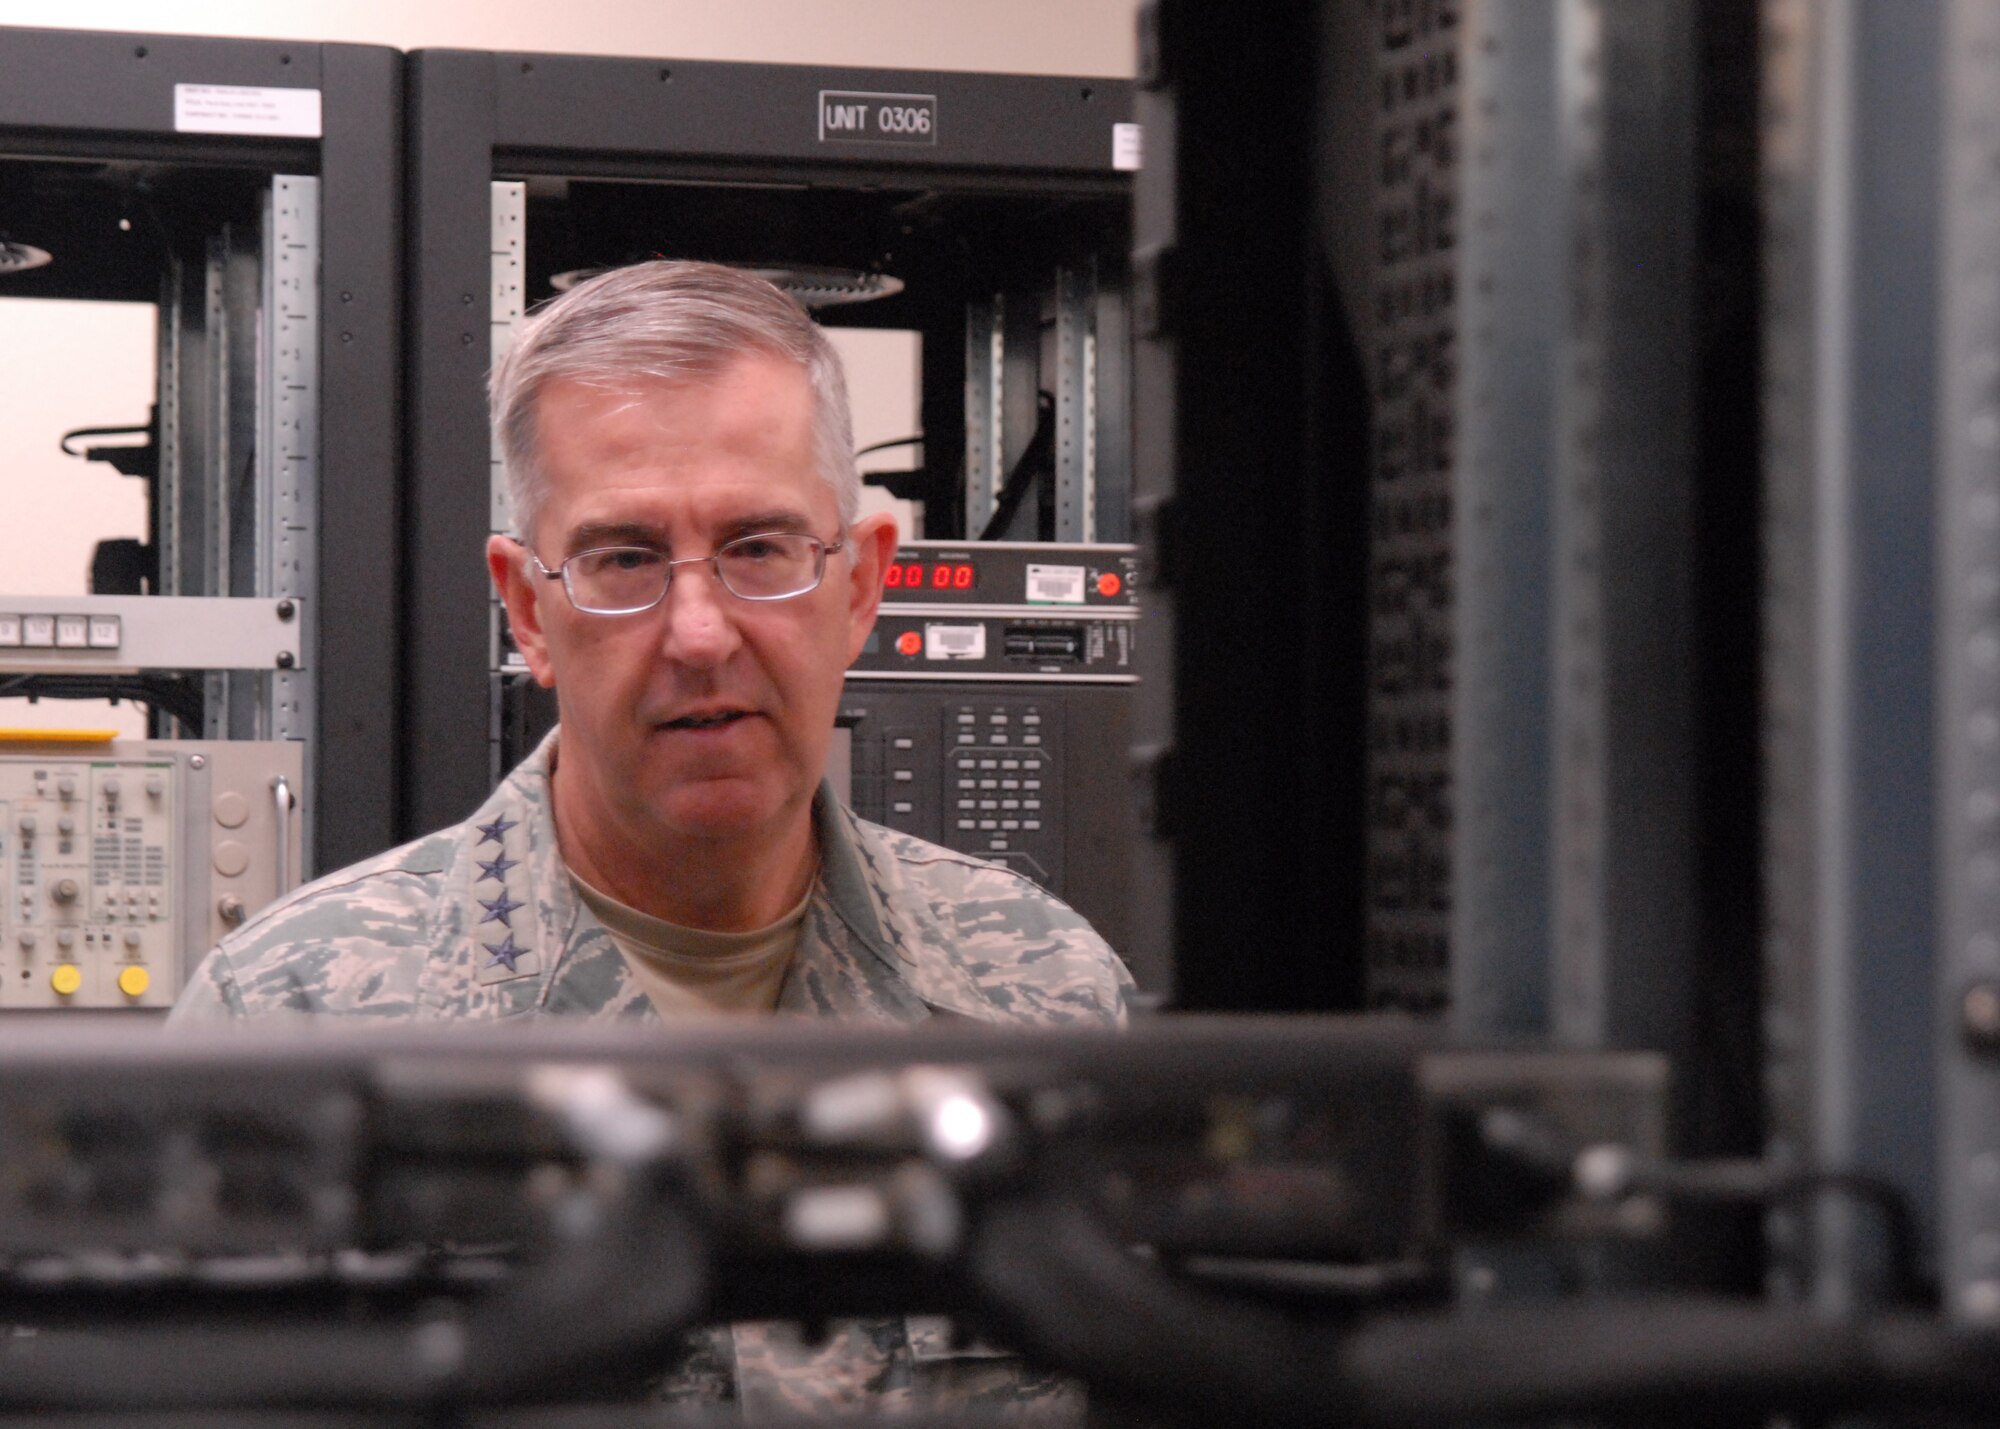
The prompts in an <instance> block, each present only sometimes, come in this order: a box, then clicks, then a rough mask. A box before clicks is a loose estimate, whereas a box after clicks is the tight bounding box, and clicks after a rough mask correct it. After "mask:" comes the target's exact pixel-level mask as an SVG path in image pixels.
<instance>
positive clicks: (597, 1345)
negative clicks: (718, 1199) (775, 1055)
mask: <svg viewBox="0 0 2000 1429" xmlns="http://www.w3.org/2000/svg"><path fill="white" fill-rule="evenodd" d="M660 1189H661V1188H657V1187H656V1188H654V1190H655V1191H658V1190H660ZM551 1249H552V1250H555V1251H556V1252H557V1253H554V1254H551V1255H550V1256H548V1257H547V1258H546V1259H545V1260H544V1261H543V1262H541V1263H539V1264H537V1265H536V1266H534V1267H533V1268H531V1269H530V1270H528V1271H526V1272H525V1273H524V1274H523V1275H522V1277H521V1278H520V1279H519V1280H518V1281H516V1282H514V1283H513V1284H512V1285H510V1286H508V1287H506V1288H505V1289H503V1290H500V1291H496V1292H495V1293H493V1294H492V1295H490V1296H488V1297H487V1298H485V1299H483V1300H480V1301H478V1302H476V1303H475V1304H474V1306H473V1308H472V1309H471V1311H470V1312H469V1313H467V1314H466V1315H465V1316H464V1317H463V1318H462V1319H457V1320H454V1319H447V1318H441V1317H438V1316H435V1315H432V1316H428V1317H418V1318H416V1319H414V1320H406V1321H403V1322H401V1323H398V1324H395V1325H390V1326H379V1325H356V1324H353V1323H350V1322H347V1321H345V1320H341V1319H336V1318H333V1317H330V1316H329V1317H314V1318H310V1319H308V1318H304V1317H300V1318H298V1319H294V1320H292V1321H290V1322H289V1323H287V1322H282V1321H281V1322H278V1323H268V1322H263V1321H259V1322H257V1323H246V1324H240V1325H239V1324H227V1325H209V1326H199V1327H197V1326H185V1325H184V1326H176V1327H172V1328H163V1329H159V1328H150V1327H148V1328H143V1329H123V1330H117V1331H109V1332H102V1333H90V1334H76V1333H67V1332H64V1333H43V1334H39V1335H35V1336H31V1337H28V1338H26V1339H23V1340H19V1341H15V1342H14V1343H13V1344H11V1345H10V1346H8V1347H7V1350H6V1353H5V1355H4V1357H0V1412H6V1411H9V1410H24V1409H34V1410H57V1409H62V1410H138V1409H228V1408H242V1407H245V1406H257V1407H265V1408H283V1409H315V1408H332V1407H356V1408H359V1407H388V1408H409V1407H415V1406H419V1405H430V1404H439V1405H448V1404H505V1403H516V1404H526V1403H551V1402H559V1401H561V1400H563V1399H565V1398H569V1399H575V1398H579V1397H582V1395H581V1391H583V1390H586V1389H591V1388H596V1387H599V1386H603V1385H605V1384H607V1383H610V1382H613V1381H627V1382H630V1383H633V1384H636V1383H639V1382H641V1381H642V1380H643V1379H644V1378H645V1377H646V1376H647V1375H649V1374H651V1373H654V1372H657V1370H658V1368H659V1365H660V1364H661V1363H662V1362H663V1359H664V1357H665V1354H666V1353H667V1350H668V1348H669V1346H670V1345H671V1342H672V1341H673V1339H674V1338H675V1336H677V1335H679V1334H680V1333H682V1332H683V1331H685V1330H687V1329H689V1328H690V1327H692V1326H693V1325H695V1324H696V1323H698V1322H699V1320H700V1315H699V1311H700V1309H701V1307H702V1305H703V1303H704V1301H705V1299H706V1295H707V1289H708V1281H709V1277H708V1268H707V1267H708V1259H707V1253H706V1248H705V1244H704V1241H703V1238H702V1236H701V1235H700V1234H699V1232H698V1231H697V1229H696V1226H695V1223H694V1221H693V1219H692V1217H691V1216H690V1214H689V1213H687V1212H686V1211H685V1210H684V1209H683V1208H682V1207H681V1204H680V1201H679V1198H678V1197H677V1196H675V1195H673V1194H671V1193H670V1192H669V1193H665V1194H646V1195H627V1196H626V1197H625V1198H624V1200H623V1204H622V1205H620V1206H618V1207H617V1208H616V1209H615V1210H613V1211H611V1212H610V1213H607V1214H604V1215H603V1217H602V1220H601V1222H600V1223H599V1224H597V1225H595V1226H592V1227H589V1228H588V1229H587V1230H586V1231H585V1232H584V1233H582V1234H579V1235H575V1236H572V1237H569V1238H567V1242H566V1243H565V1244H562V1245H561V1246H559V1247H551Z"/></svg>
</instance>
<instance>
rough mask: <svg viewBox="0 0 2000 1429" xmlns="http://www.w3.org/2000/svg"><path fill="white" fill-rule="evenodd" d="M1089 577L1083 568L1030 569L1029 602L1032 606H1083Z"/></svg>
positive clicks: (1045, 567)
mask: <svg viewBox="0 0 2000 1429" xmlns="http://www.w3.org/2000/svg"><path fill="white" fill-rule="evenodd" d="M1088 575H1089V572H1088V571H1086V570H1085V569H1084V568H1083V567H1082V566H1035V565H1031V566H1029V567H1028V602H1029V604H1031V605H1082V604H1083V601H1084V582H1085V578H1086V577H1087V576H1088Z"/></svg>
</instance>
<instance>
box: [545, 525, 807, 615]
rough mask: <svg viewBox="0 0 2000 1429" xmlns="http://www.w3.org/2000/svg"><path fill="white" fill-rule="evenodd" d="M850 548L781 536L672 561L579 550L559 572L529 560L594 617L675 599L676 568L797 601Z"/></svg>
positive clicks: (748, 594)
mask: <svg viewBox="0 0 2000 1429" xmlns="http://www.w3.org/2000/svg"><path fill="white" fill-rule="evenodd" d="M846 544H847V543H846V542H845V541H844V540H842V541H834V542H831V543H829V542H826V541H822V540H820V539H819V538H818V537H816V536H800V535H795V534H792V533H790V532H784V531H775V532H769V533H767V534H765V535H761V536H739V537H737V538H736V539H735V540H734V541H729V542H726V543H725V544H723V545H722V546H720V547H718V548H717V550H716V552H715V554H714V555H712V556H687V557H684V558H683V559H681V560H678V561H676V560H671V559H669V558H668V557H667V555H666V553H665V552H663V551H656V550H653V549H651V548H650V547H647V546H601V547H599V548H598V549H596V550H594V551H578V552H577V553H576V554H575V555H573V556H571V557H569V558H568V559H567V560H565V561H564V562H563V563H562V564H561V565H560V566H558V567H557V568H556V569H555V570H550V569H549V568H548V567H547V566H545V565H543V564H542V561H541V557H539V556H537V555H536V554H535V553H534V552H533V551H530V552H528V559H529V560H531V561H533V562H534V563H535V569H536V570H538V571H540V572H541V573H542V577H543V579H545V580H552V581H553V580H560V581H561V582H562V583H563V590H564V592H565V593H566V594H568V596H569V601H570V604H571V605H573V606H575V607H576V608H577V609H578V610H580V611H583V612H584V613H585V614H587V615H637V614H638V613H639V612H640V611H642V610H651V609H652V608H653V607H654V606H656V605H658V604H659V603H660V602H661V601H663V600H665V599H666V598H667V587H668V586H669V585H670V584H672V583H673V579H674V567H675V566H699V565H709V566H713V567H714V568H715V575H716V579H718V580H720V581H721V582H722V586H723V589H725V590H727V591H728V592H729V593H730V594H731V595H733V596H735V597H736V598H737V599H739V600H790V599H792V598H793V597H794V596H801V595H805V594H807V593H808V592H810V591H814V590H817V589H819V583H820V579H821V578H822V577H823V576H825V574H826V558H827V557H828V556H829V555H831V554H833V553H834V552H836V551H839V550H841V549H843V548H844V547H845V546H846Z"/></svg>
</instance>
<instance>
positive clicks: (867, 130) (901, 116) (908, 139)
mask: <svg viewBox="0 0 2000 1429" xmlns="http://www.w3.org/2000/svg"><path fill="white" fill-rule="evenodd" d="M937 136H938V102H937V96H936V95H935V94H872V93H869V92H867V91H865V90H846V89H822V90H821V91H820V92H819V139H820V142H821V143H822V144H827V143H863V144H935V143H937Z"/></svg>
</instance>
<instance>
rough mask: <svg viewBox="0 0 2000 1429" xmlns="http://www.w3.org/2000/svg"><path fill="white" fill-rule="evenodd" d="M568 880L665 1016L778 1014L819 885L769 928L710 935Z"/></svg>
mask: <svg viewBox="0 0 2000 1429" xmlns="http://www.w3.org/2000/svg"><path fill="white" fill-rule="evenodd" d="M570 880H571V881H572V882H573V883H575V884H576V891H577V896H578V897H580V898H582V899H583V901H584V905H585V906H586V907H588V908H589V909H590V911H591V912H593V913H595V914H596V915H597V921H598V922H600V923H602V924H603V925H604V929H605V931H606V932H608V933H609V934H611V941H612V942H614V943H616V944H617V945H618V951H619V952H621V953H623V954H624V955H625V965H626V966H627V967H628V968H630V969H631V970H632V976H633V977H634V978H635V979H637V980H638V983H639V986H640V987H641V988H643V989H644V990H645V993H646V996H647V998H648V999H649V1000H650V1001H651V1002H652V1004H653V1006H654V1007H655V1008H657V1009H658V1010H659V1013H660V1015H661V1016H662V1017H684V1016H687V1015H689V1014H691V1013H710V1012H742V1013H756V1012H769V1011H771V1010H772V1009H773V1008H775V1007H776V1006H777V1005H778V990H779V988H781V987H782V986H783V985H784V981H785V974H786V972H787V971H789V970H790V968H791V966H792V955H793V953H795V952H796V951H797V950H798V946H799V933H800V930H801V929H803V928H804V927H805V922H806V907H807V905H808V904H810V903H811V902H812V895H813V884H814V883H816V882H817V880H816V879H815V880H813V881H812V882H808V883H807V884H806V892H805V896H804V897H803V898H801V899H799V901H798V906H797V907H795V908H793V909H792V911H791V912H789V913H787V914H786V915H785V916H784V917H782V918H780V919H779V920H778V921H777V922H775V923H773V924H771V925H770V926H769V927H765V928H755V929H752V930H751V931H750V932H748V933H711V932H708V931H706V930H704V929H701V928H683V927H682V926H681V925H680V924H678V923H669V922H667V921H666V920H665V919H664V918H655V917H654V916H653V915H652V914H650V913H641V912H640V911H639V910H638V909H637V908H633V907H630V906H629V905H627V904H624V903H620V902H619V901H618V900H617V899H616V898H613V897H612V896H611V895H610V894H608V893H606V892H604V891H603V890H601V889H597V888H593V887H591V886H590V885H589V884H588V883H585V882H584V881H583V880H582V879H581V878H578V877H577V876H576V874H575V873H574V872H572V873H571V874H570Z"/></svg>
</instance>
